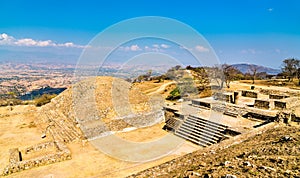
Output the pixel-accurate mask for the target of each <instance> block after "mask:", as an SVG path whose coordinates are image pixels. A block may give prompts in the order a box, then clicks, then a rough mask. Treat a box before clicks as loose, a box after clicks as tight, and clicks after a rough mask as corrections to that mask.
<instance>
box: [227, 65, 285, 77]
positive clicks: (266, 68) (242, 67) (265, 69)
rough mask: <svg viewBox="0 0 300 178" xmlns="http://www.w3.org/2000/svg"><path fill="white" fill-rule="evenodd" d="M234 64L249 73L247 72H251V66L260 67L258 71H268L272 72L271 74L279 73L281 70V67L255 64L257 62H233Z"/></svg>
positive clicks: (268, 72) (243, 71)
mask: <svg viewBox="0 0 300 178" xmlns="http://www.w3.org/2000/svg"><path fill="white" fill-rule="evenodd" d="M232 66H234V67H235V68H237V69H238V70H240V71H241V72H242V73H244V74H245V73H247V72H250V73H251V71H250V66H256V67H258V71H257V72H266V73H267V74H270V75H277V74H278V73H280V72H281V70H280V69H274V68H270V67H265V66H260V65H255V64H232Z"/></svg>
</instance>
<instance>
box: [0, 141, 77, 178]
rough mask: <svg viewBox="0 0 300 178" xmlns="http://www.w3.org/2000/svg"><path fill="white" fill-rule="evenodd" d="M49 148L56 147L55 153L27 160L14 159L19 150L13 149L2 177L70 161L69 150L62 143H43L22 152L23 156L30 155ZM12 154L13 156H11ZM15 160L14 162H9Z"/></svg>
mask: <svg viewBox="0 0 300 178" xmlns="http://www.w3.org/2000/svg"><path fill="white" fill-rule="evenodd" d="M49 147H56V148H57V152H56V153H52V154H47V155H44V156H40V157H36V158H33V159H29V160H20V159H19V160H18V159H16V158H15V157H16V153H17V154H18V156H19V153H20V152H19V150H18V149H14V151H13V152H11V155H10V158H9V161H10V162H9V164H8V165H7V166H6V167H5V168H4V170H3V174H2V175H4V176H5V175H9V174H12V173H15V172H20V171H23V170H27V169H31V168H33V167H38V166H43V165H47V164H52V163H56V162H60V161H64V160H69V159H72V157H71V152H70V150H69V149H68V148H67V147H66V145H64V144H63V143H62V142H57V141H55V142H45V143H40V144H37V145H34V146H31V147H28V148H26V149H25V150H24V152H25V154H30V153H32V152H38V151H41V150H43V149H47V148H49ZM12 153H13V154H12ZM11 160H15V161H13V162H12V161H11Z"/></svg>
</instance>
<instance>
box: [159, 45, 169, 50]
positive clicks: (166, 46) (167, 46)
mask: <svg viewBox="0 0 300 178" xmlns="http://www.w3.org/2000/svg"><path fill="white" fill-rule="evenodd" d="M160 46H161V47H162V48H165V49H166V48H169V47H170V46H169V45H166V44H161V45H160Z"/></svg>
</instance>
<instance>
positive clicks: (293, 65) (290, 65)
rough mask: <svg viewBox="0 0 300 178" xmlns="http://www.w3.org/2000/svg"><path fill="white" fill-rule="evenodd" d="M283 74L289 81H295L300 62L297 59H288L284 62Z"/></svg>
mask: <svg viewBox="0 0 300 178" xmlns="http://www.w3.org/2000/svg"><path fill="white" fill-rule="evenodd" d="M282 65H283V67H282V73H283V74H285V76H286V77H287V78H288V81H289V82H290V81H293V78H294V77H295V76H296V75H297V70H298V68H299V65H300V60H298V59H295V58H288V59H285V60H284V61H283V64H282Z"/></svg>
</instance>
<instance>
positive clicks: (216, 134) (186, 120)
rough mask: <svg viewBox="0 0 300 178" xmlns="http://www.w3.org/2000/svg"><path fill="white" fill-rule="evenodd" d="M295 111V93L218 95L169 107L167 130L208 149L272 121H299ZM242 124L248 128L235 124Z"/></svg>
mask: <svg viewBox="0 0 300 178" xmlns="http://www.w3.org/2000/svg"><path fill="white" fill-rule="evenodd" d="M261 91H262V92H261ZM296 108H298V109H299V108H300V102H299V97H298V96H296V95H295V93H292V92H291V93H288V92H285V93H282V92H281V93H280V92H278V91H273V90H266V89H263V90H262V89H259V88H255V89H254V88H253V89H251V90H240V91H233V92H222V91H217V92H215V93H214V95H213V96H212V97H206V98H198V99H193V100H191V101H186V103H183V104H182V105H180V106H178V105H173V106H172V105H170V106H166V107H165V108H164V109H165V117H166V121H165V126H164V129H166V130H168V131H171V132H173V133H174V134H175V135H177V136H179V137H181V138H183V139H186V140H188V141H191V142H193V143H195V144H197V145H200V146H203V147H206V146H209V145H211V144H214V143H217V142H220V141H221V140H224V139H226V138H229V137H231V136H232V135H237V134H239V133H243V132H248V131H249V129H255V128H257V127H260V126H262V125H265V124H267V123H269V122H272V121H278V120H280V121H282V122H284V123H288V122H290V121H291V120H294V121H297V118H299V116H298V117H296V115H295V114H293V113H291V110H295V109H296ZM245 120H247V121H245ZM298 120H299V119H298ZM241 122H245V125H244V126H242V125H241V124H236V123H241ZM242 127H244V128H248V129H247V130H245V129H243V128H242ZM229 133H231V134H229ZM232 133H234V134H232ZM228 134H229V135H228Z"/></svg>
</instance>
